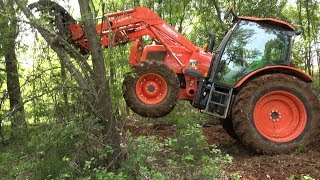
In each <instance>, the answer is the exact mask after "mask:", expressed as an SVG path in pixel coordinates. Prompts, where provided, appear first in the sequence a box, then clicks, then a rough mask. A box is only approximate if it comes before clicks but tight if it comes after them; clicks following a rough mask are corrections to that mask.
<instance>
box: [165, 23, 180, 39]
mask: <svg viewBox="0 0 320 180" xmlns="http://www.w3.org/2000/svg"><path fill="white" fill-rule="evenodd" d="M162 27H163V28H164V29H165V30H166V31H168V33H170V34H171V35H173V36H174V37H176V38H178V36H179V35H178V33H176V32H175V31H174V30H172V29H171V28H170V27H168V26H167V25H166V24H162Z"/></svg>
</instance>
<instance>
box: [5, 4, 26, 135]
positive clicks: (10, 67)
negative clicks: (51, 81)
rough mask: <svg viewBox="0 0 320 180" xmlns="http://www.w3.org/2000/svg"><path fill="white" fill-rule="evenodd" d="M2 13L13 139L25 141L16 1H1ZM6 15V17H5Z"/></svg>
mask: <svg viewBox="0 0 320 180" xmlns="http://www.w3.org/2000/svg"><path fill="white" fill-rule="evenodd" d="M0 11H1V12H2V13H1V14H2V15H0V16H2V17H1V20H2V21H1V25H0V29H1V30H0V35H1V41H0V43H1V51H2V53H3V55H4V58H5V67H6V74H7V90H8V95H9V100H10V112H11V113H10V115H11V116H10V120H11V126H12V131H11V132H12V136H11V138H13V139H25V137H26V135H27V123H26V121H25V113H24V106H23V103H22V96H21V89H20V82H19V73H18V61H17V56H16V52H15V49H16V38H17V36H18V23H17V17H16V9H15V7H14V1H13V0H8V1H3V0H0ZM5 15H6V16H5Z"/></svg>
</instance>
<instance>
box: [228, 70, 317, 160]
mask: <svg viewBox="0 0 320 180" xmlns="http://www.w3.org/2000/svg"><path fill="white" fill-rule="evenodd" d="M319 108H320V105H319V100H318V97H317V95H316V94H315V93H314V91H313V90H312V88H311V86H310V84H308V83H305V82H303V81H301V80H300V79H298V78H296V77H294V76H289V75H285V74H268V75H263V76H260V77H257V78H255V79H253V80H251V81H250V82H248V83H247V84H246V85H245V87H243V88H242V89H241V90H240V92H239V94H238V95H237V96H236V98H235V101H234V104H233V107H232V117H233V127H234V130H235V133H236V134H237V136H238V137H239V139H240V141H241V142H242V143H243V144H244V145H246V146H247V147H249V148H251V149H253V150H255V151H256V152H258V153H269V154H274V153H283V152H288V151H291V150H294V149H296V148H297V147H299V146H302V145H308V144H309V143H310V142H312V141H313V140H314V138H315V136H316V134H317V131H318V130H319V117H320V116H319Z"/></svg>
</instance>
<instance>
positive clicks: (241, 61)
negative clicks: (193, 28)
mask: <svg viewBox="0 0 320 180" xmlns="http://www.w3.org/2000/svg"><path fill="white" fill-rule="evenodd" d="M294 34H295V33H294V28H293V27H292V26H291V25H290V24H288V23H286V22H284V21H280V20H277V19H272V18H252V17H235V18H234V25H233V27H232V28H231V29H230V31H229V32H228V33H227V34H226V36H225V37H224V39H223V41H222V42H221V44H220V46H219V47H218V49H217V52H215V55H214V56H213V60H212V65H211V69H210V71H209V76H208V78H207V79H203V80H202V81H200V83H199V86H198V87H199V88H201V89H202V90H199V91H198V92H197V96H196V98H195V101H194V103H193V104H194V106H196V107H198V108H202V111H203V112H204V113H209V114H212V115H215V116H218V117H222V118H226V117H227V116H228V111H229V107H230V103H231V102H232V101H231V100H232V96H233V94H234V93H235V92H233V91H234V88H235V87H237V86H238V83H239V82H241V80H242V79H243V78H244V77H246V76H248V75H249V74H250V73H252V72H255V71H258V70H260V69H263V68H266V67H275V66H290V64H291V45H292V39H293V38H292V37H293V36H294Z"/></svg>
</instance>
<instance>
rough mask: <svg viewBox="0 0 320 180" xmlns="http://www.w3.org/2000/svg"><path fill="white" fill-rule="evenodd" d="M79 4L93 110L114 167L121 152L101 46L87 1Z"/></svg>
mask: <svg viewBox="0 0 320 180" xmlns="http://www.w3.org/2000/svg"><path fill="white" fill-rule="evenodd" d="M79 5H80V12H81V17H82V20H83V24H84V30H85V32H86V37H87V39H88V42H89V45H90V51H91V56H92V65H93V75H94V77H93V78H94V87H95V89H96V92H97V94H96V102H95V110H96V114H97V115H98V116H99V118H100V120H101V122H102V124H103V126H104V130H105V131H104V132H105V140H106V143H107V144H108V145H109V146H110V147H111V148H112V149H113V154H112V155H111V156H109V157H108V158H107V163H108V164H109V166H110V167H114V165H118V163H119V161H118V159H119V157H120V152H121V150H120V135H119V133H118V131H117V129H116V119H115V116H114V114H113V111H112V103H111V97H110V93H109V92H110V91H109V82H108V79H107V77H106V69H105V63H104V59H103V53H102V47H101V43H100V40H99V37H98V36H97V31H96V28H95V24H94V23H93V17H92V12H91V10H90V7H89V3H88V1H87V0H79Z"/></svg>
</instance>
